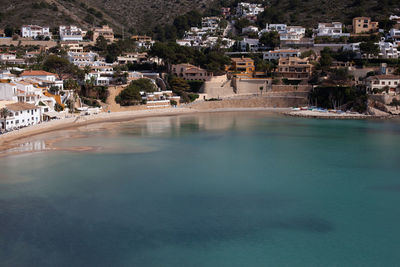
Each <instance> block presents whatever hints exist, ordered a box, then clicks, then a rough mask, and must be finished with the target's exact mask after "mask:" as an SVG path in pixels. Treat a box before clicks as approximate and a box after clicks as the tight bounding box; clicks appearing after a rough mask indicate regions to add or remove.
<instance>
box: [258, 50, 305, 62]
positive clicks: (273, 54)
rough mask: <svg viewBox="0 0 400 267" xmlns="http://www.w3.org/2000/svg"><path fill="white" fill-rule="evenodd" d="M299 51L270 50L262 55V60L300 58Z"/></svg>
mask: <svg viewBox="0 0 400 267" xmlns="http://www.w3.org/2000/svg"><path fill="white" fill-rule="evenodd" d="M300 54H301V53H300V50H298V49H279V50H271V51H268V52H264V53H263V59H264V60H268V61H270V60H279V59H280V58H282V57H284V58H289V57H300Z"/></svg>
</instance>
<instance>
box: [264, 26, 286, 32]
mask: <svg viewBox="0 0 400 267" xmlns="http://www.w3.org/2000/svg"><path fill="white" fill-rule="evenodd" d="M271 31H276V32H278V33H279V34H281V33H286V32H287V25H286V24H267V25H266V26H265V32H271Z"/></svg>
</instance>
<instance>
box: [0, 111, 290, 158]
mask: <svg viewBox="0 0 400 267" xmlns="http://www.w3.org/2000/svg"><path fill="white" fill-rule="evenodd" d="M237 111H243V112H247V111H269V112H274V113H279V114H284V113H285V112H287V111H288V109H287V108H263V107H259V108H216V109H208V110H198V109H195V108H185V107H182V108H164V109H153V110H136V111H123V112H113V113H100V114H97V115H88V116H76V117H71V118H67V119H60V120H54V121H50V122H44V123H41V124H37V125H33V126H30V127H26V128H23V129H20V130H17V131H12V132H9V133H6V134H3V135H0V152H4V151H7V150H9V149H11V148H14V147H16V146H17V145H19V144H20V143H21V142H20V141H21V140H24V139H26V138H29V137H32V136H36V135H40V134H45V133H50V132H54V131H60V130H65V129H71V128H78V127H82V126H87V125H91V124H100V123H108V122H126V121H134V120H137V119H143V118H151V117H166V116H179V115H190V114H196V113H214V112H237Z"/></svg>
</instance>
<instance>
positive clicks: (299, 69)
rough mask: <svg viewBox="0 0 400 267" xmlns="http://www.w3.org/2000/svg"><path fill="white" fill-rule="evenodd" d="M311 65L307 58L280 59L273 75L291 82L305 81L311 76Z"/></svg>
mask: <svg viewBox="0 0 400 267" xmlns="http://www.w3.org/2000/svg"><path fill="white" fill-rule="evenodd" d="M311 71H312V64H310V62H309V61H308V59H307V58H304V59H302V58H298V57H288V58H280V59H279V64H278V68H277V69H276V71H275V75H276V76H278V77H281V78H286V79H292V80H306V79H309V78H310V76H311Z"/></svg>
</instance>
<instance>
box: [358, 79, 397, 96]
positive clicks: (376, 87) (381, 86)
mask: <svg viewBox="0 0 400 267" xmlns="http://www.w3.org/2000/svg"><path fill="white" fill-rule="evenodd" d="M365 81H366V82H365V84H366V87H367V92H368V93H369V94H391V95H395V94H397V93H399V85H400V76H399V75H375V76H370V77H368V78H367V79H366V80H365Z"/></svg>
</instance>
